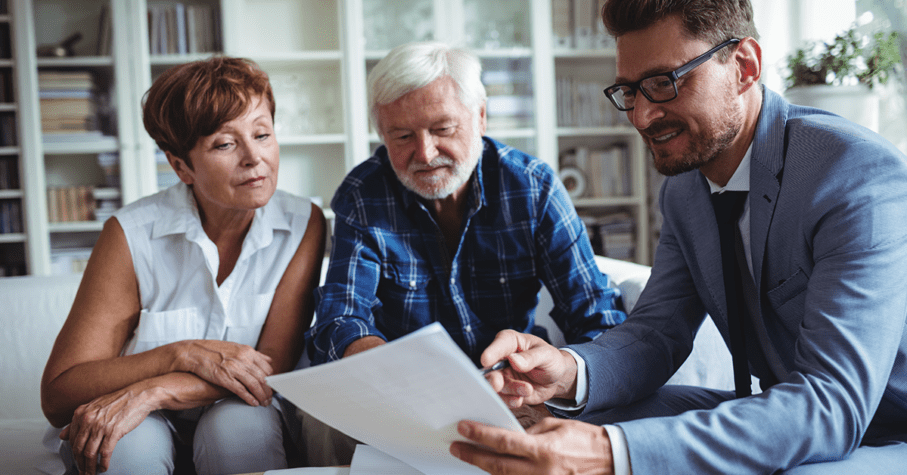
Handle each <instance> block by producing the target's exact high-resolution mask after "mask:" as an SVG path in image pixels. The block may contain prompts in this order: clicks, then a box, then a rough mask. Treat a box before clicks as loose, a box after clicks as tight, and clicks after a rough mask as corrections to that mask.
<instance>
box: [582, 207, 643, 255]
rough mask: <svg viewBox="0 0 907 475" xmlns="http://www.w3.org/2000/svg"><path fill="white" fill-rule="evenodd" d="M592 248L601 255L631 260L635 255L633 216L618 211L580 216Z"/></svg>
mask: <svg viewBox="0 0 907 475" xmlns="http://www.w3.org/2000/svg"><path fill="white" fill-rule="evenodd" d="M581 218H582V220H583V223H585V225H586V232H587V233H588V234H589V240H590V241H592V250H593V251H595V253H596V254H598V255H601V256H607V257H611V258H614V259H621V260H625V261H632V260H633V259H634V258H635V256H636V237H635V232H634V225H633V218H631V217H630V214H629V213H626V212H618V213H613V214H608V215H604V216H581Z"/></svg>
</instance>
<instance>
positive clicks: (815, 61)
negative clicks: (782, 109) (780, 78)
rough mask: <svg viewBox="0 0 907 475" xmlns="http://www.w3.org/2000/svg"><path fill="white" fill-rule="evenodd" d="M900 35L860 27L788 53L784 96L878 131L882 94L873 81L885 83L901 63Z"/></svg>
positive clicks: (797, 102) (796, 102) (794, 101)
mask: <svg viewBox="0 0 907 475" xmlns="http://www.w3.org/2000/svg"><path fill="white" fill-rule="evenodd" d="M898 46H899V44H898V36H897V34H896V33H894V32H892V33H889V34H885V33H882V32H879V33H876V34H875V35H873V36H872V38H871V39H870V38H867V37H864V36H863V35H860V34H859V33H857V31H856V28H855V27H854V28H851V29H849V30H848V31H846V32H844V33H841V34H839V35H837V36H836V37H835V39H834V40H832V41H831V42H829V43H812V44H810V45H809V46H807V47H806V48H801V49H798V50H797V51H796V52H795V53H794V54H792V55H790V56H788V57H787V70H788V75H787V78H786V82H787V87H788V89H787V91H786V92H785V96H787V99H788V100H789V101H791V102H793V103H795V104H801V105H808V106H813V107H818V108H820V109H825V110H828V111H831V112H834V113H836V114H838V115H841V116H844V117H846V118H848V119H850V120H852V121H854V122H857V123H859V124H861V125H863V126H865V127H868V128H870V129H872V130H876V131H877V130H878V125H879V98H878V96H877V95H875V94H873V93H872V88H873V86H875V85H877V84H885V83H886V82H888V79H889V78H890V77H891V76H892V75H893V73H894V71H895V67H897V65H898V64H900V62H901V56H900V53H899V52H898Z"/></svg>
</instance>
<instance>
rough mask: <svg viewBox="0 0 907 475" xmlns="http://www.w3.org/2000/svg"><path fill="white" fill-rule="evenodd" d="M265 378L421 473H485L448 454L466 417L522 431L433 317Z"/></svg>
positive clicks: (327, 420)
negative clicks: (367, 346) (361, 348)
mask: <svg viewBox="0 0 907 475" xmlns="http://www.w3.org/2000/svg"><path fill="white" fill-rule="evenodd" d="M267 380H268V384H270V385H271V387H273V388H274V389H275V390H277V391H278V392H280V393H281V394H283V396H284V397H286V398H287V399H289V400H290V401H291V402H293V404H296V405H297V406H298V407H299V408H301V409H302V410H304V411H306V412H308V413H309V414H311V415H312V416H314V417H315V418H317V419H320V420H321V421H323V422H324V423H326V424H328V425H331V426H333V427H334V428H336V429H337V430H340V431H341V432H343V433H345V434H347V435H349V436H350V437H353V438H355V439H357V440H359V441H361V442H363V443H366V444H368V445H370V446H372V447H375V448H377V449H379V450H381V451H382V452H384V453H386V454H388V455H391V456H392V457H394V458H396V459H398V460H400V461H403V462H405V463H407V464H409V465H411V466H412V467H414V468H416V469H418V470H419V471H421V472H423V473H425V474H427V475H433V474H453V473H484V472H482V471H481V470H479V469H478V468H476V467H474V466H472V465H469V464H467V463H465V462H462V461H460V460H459V459H457V458H456V457H454V456H452V455H450V451H449V449H450V444H451V443H452V442H453V441H455V440H465V439H464V438H463V437H461V436H460V435H459V434H458V433H457V428H456V426H457V423H458V422H459V421H461V420H463V419H471V420H474V421H479V422H483V423H485V424H490V425H494V426H497V427H503V428H506V429H510V430H514V431H520V432H522V431H523V428H522V427H521V426H520V424H519V422H518V421H517V420H516V418H515V417H514V415H513V413H512V412H510V410H509V409H508V408H507V406H506V405H504V402H503V401H501V398H500V397H498V395H497V394H496V393H495V392H494V391H493V390H492V389H491V386H490V385H489V384H488V382H487V381H485V378H484V377H483V376H482V375H481V373H480V372H479V370H478V369H477V368H476V367H475V365H474V364H473V363H472V361H471V360H470V359H469V357H467V356H466V354H465V353H463V351H462V350H460V348H459V347H458V346H457V345H456V343H454V341H453V339H451V338H450V335H448V334H447V331H446V330H444V327H442V326H441V324H439V323H433V324H432V325H429V326H427V327H425V328H422V329H420V330H418V331H416V332H413V333H411V334H409V335H407V336H405V337H403V338H399V339H397V340H394V341H392V342H390V343H388V344H386V345H382V346H379V347H377V348H373V349H371V350H368V351H365V352H362V353H359V354H356V355H353V356H351V357H349V358H343V359H341V360H338V361H334V362H331V363H328V364H324V365H320V366H315V367H313V368H306V369H301V370H298V371H293V372H290V373H284V374H280V375H276V376H270V377H268V379H267Z"/></svg>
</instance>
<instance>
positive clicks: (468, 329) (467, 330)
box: [464, 325, 472, 333]
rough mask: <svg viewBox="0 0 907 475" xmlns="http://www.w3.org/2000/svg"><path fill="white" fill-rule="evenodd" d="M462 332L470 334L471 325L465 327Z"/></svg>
mask: <svg viewBox="0 0 907 475" xmlns="http://www.w3.org/2000/svg"><path fill="white" fill-rule="evenodd" d="M464 330H466V332H467V333H468V332H471V331H472V325H466V328H464Z"/></svg>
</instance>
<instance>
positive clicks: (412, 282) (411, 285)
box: [409, 280, 416, 289]
mask: <svg viewBox="0 0 907 475" xmlns="http://www.w3.org/2000/svg"><path fill="white" fill-rule="evenodd" d="M409 287H410V288H412V289H415V288H416V281H415V280H411V281H409Z"/></svg>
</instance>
